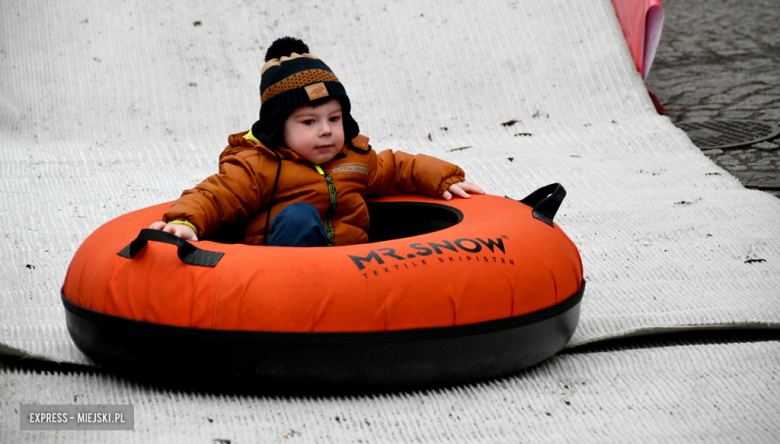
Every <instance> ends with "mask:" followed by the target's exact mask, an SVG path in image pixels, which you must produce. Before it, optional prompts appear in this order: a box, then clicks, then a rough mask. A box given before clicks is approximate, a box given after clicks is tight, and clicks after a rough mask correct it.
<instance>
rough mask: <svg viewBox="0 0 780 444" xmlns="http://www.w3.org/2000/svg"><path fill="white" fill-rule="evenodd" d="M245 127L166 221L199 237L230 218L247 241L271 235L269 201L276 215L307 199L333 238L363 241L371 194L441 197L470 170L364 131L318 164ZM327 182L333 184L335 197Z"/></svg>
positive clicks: (229, 222)
mask: <svg viewBox="0 0 780 444" xmlns="http://www.w3.org/2000/svg"><path fill="white" fill-rule="evenodd" d="M247 133H248V132H243V133H238V134H233V135H231V136H230V137H229V138H228V142H229V144H230V145H229V146H228V147H227V148H225V150H224V151H223V152H222V154H221V155H220V157H219V158H220V162H219V174H215V175H213V176H211V177H209V178H207V179H206V180H204V181H203V182H201V183H200V184H199V185H198V186H196V187H195V188H193V189H191V190H187V191H185V192H184V193H182V195H181V197H180V198H179V199H178V200H177V201H176V202H174V203H173V205H172V206H171V207H170V208H169V209H168V211H167V212H166V213H165V215H164V216H163V221H165V222H168V221H171V220H186V221H188V222H190V223H191V224H193V225H194V226H195V227H196V228H197V230H198V237H199V238H200V239H203V238H205V237H208V236H209V235H210V234H213V233H215V232H216V231H218V230H219V229H220V227H224V226H232V227H236V228H238V230H239V236H240V239H241V242H243V243H245V244H253V245H259V244H262V243H263V240H264V239H265V235H266V220H267V216H268V211H269V206H270V207H271V208H270V210H271V215H270V220H273V217H274V216H275V215H276V214H277V213H278V212H279V211H281V210H282V209H283V208H284V207H285V206H287V205H289V204H292V203H296V202H308V203H310V204H312V205H314V207H315V208H317V211H319V213H320V218H321V219H322V220H323V222H324V223H325V226H326V228H328V229H329V231H330V228H331V227H332V234H333V245H350V244H359V243H365V242H368V226H369V216H368V207H367V206H366V201H365V199H366V196H370V195H374V196H382V195H387V194H396V193H418V192H419V193H424V194H427V195H429V196H432V197H438V196H441V195H442V194H443V193H444V192H445V191H447V188H449V186H450V185H452V184H453V183H458V182H462V181H463V180H464V177H465V173H464V172H463V170H461V169H460V168H459V167H457V166H455V165H453V164H451V163H449V162H445V161H443V160H440V159H436V158H435V157H431V156H426V155H424V154H418V155H416V156H413V155H410V154H406V153H403V152H400V151H398V152H395V153H394V152H393V151H391V150H386V151H382V152H381V153H378V154H377V153H376V152H375V151H373V150H371V147H370V146H369V145H368V137H365V136H363V135H359V136H357V137H356V138H354V139H352V143H351V144H345V147H344V149H343V150H342V151H341V152H340V153H339V154H337V155H336V157H334V158H333V159H332V160H331V161H330V162H327V163H324V164H322V165H319V168H317V166H315V165H312V164H311V163H310V162H308V161H307V160H305V159H303V158H302V157H300V156H299V155H298V154H296V153H295V152H294V151H292V150H290V149H289V148H286V147H278V148H277V149H276V153H274V151H273V150H270V149H268V148H267V147H265V146H264V145H263V144H261V143H259V142H257V141H255V140H251V139H249V138H246V137H244V136H245V135H247ZM277 154H278V157H277ZM279 159H281V161H280V160H279ZM277 174H279V179H278V182H277V181H276V177H277ZM328 182H332V183H333V185H334V187H335V199H331V192H330V191H331V190H332V188H333V187H331V188H330V189H329V184H328ZM275 183H276V191H275V192H273V188H274V184H275ZM272 194H273V196H272ZM272 198H273V205H271V199H272Z"/></svg>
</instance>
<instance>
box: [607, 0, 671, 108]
mask: <svg viewBox="0 0 780 444" xmlns="http://www.w3.org/2000/svg"><path fill="white" fill-rule="evenodd" d="M612 4H613V5H614V7H615V13H616V14H617V18H618V20H619V21H620V26H621V27H622V28H623V35H624V36H625V38H626V42H627V43H628V49H629V50H631V55H632V56H633V58H634V65H636V70H637V71H639V73H640V74H642V78H643V79H646V78H647V75H648V73H649V72H650V67H651V66H652V65H653V58H655V52H656V50H657V49H658V42H659V41H660V40H661V31H662V30H663V27H664V8H663V6H661V1H660V0H612ZM647 92H648V93H650V98H652V99H653V103H654V104H655V108H656V110H658V112H663V111H666V110H665V109H664V108H663V106H661V103H660V102H659V101H658V99H657V98H656V97H655V94H653V92H652V91H650V89H648V90H647Z"/></svg>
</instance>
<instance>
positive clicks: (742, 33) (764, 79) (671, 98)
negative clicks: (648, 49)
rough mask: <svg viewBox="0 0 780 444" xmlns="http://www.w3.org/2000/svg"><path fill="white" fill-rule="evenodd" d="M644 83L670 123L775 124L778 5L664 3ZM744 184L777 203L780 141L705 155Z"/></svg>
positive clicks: (779, 78) (699, 0)
mask: <svg viewBox="0 0 780 444" xmlns="http://www.w3.org/2000/svg"><path fill="white" fill-rule="evenodd" d="M662 3H663V7H664V13H665V20H664V30H663V34H662V35H661V43H660V44H659V48H658V52H657V54H656V57H655V62H653V66H652V69H651V71H650V74H649V76H648V78H647V79H646V80H647V85H648V87H650V89H651V90H652V91H653V92H654V93H655V94H656V96H657V97H658V99H659V100H660V102H661V104H663V105H664V107H665V108H667V109H668V110H669V111H668V112H667V113H666V115H667V116H669V118H670V119H671V120H672V122H674V123H676V124H679V123H683V122H701V121H706V120H715V119H718V120H723V119H725V120H742V119H749V120H758V121H763V122H767V123H773V124H777V123H780V0H662ZM703 152H704V154H706V155H707V156H709V157H710V158H711V159H713V160H714V161H715V162H716V163H717V164H719V165H720V166H722V167H723V168H725V169H726V170H727V171H729V172H730V173H731V174H733V175H734V176H736V177H737V178H738V179H739V180H740V181H741V182H742V183H743V184H744V185H745V186H747V187H749V188H758V189H763V190H766V191H768V192H770V193H772V194H774V195H775V196H778V197H780V138H775V139H774V140H772V141H769V142H762V143H760V144H756V145H753V146H752V147H745V148H735V149H722V150H721V149H714V150H704V151H703Z"/></svg>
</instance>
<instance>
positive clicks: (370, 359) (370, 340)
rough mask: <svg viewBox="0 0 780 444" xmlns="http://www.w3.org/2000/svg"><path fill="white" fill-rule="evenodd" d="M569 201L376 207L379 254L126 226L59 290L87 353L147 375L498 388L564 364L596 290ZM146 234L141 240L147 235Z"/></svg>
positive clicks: (543, 193)
mask: <svg viewBox="0 0 780 444" xmlns="http://www.w3.org/2000/svg"><path fill="white" fill-rule="evenodd" d="M564 196H565V191H564V190H563V187H561V186H560V185H558V184H552V185H549V186H547V187H544V188H541V189H539V190H537V191H536V192H534V193H532V194H531V195H529V196H528V197H527V198H526V199H523V200H522V201H521V202H517V201H514V200H511V199H508V198H505V197H499V196H490V195H483V196H479V195H475V196H473V197H472V198H471V199H457V198H456V199H453V200H452V201H449V202H448V201H444V200H441V199H432V198H429V197H426V196H422V195H397V196H390V197H384V198H381V199H376V200H372V201H370V202H369V212H370V214H371V230H370V232H369V237H370V239H371V240H372V242H371V243H368V244H361V245H351V246H342V247H330V248H324V247H323V248H289V247H267V246H249V245H243V244H228V243H219V242H214V241H209V240H203V241H200V242H192V243H190V242H186V241H184V240H182V239H179V238H177V237H175V236H173V235H169V234H168V233H164V232H162V231H156V230H147V229H144V228H146V227H148V226H149V225H150V224H151V223H152V222H154V221H156V220H159V218H160V215H161V214H163V212H164V211H165V210H166V209H167V208H168V206H169V205H170V203H165V204H161V205H156V206H153V207H149V208H146V209H142V210H139V211H135V212H133V213H129V214H126V215H124V216H121V217H119V218H117V219H114V220H112V221H110V222H108V223H106V224H105V225H103V226H101V227H100V228H98V229H97V230H96V231H95V232H94V233H93V234H92V235H90V236H89V237H88V238H87V239H86V240H85V241H84V243H83V244H82V245H81V247H80V248H79V249H78V251H77V252H76V255H75V256H74V258H73V260H72V262H71V264H70V267H69V269H68V272H67V276H66V278H65V282H64V285H63V288H62V301H63V304H64V305H65V309H66V321H67V326H68V330H69V332H70V335H71V337H72V339H73V341H74V342H75V344H76V346H77V347H78V348H79V349H80V350H81V351H82V352H83V353H84V354H85V355H87V356H88V357H89V358H90V359H92V360H93V361H94V362H95V363H97V364H99V365H103V366H106V367H110V368H112V369H115V370H119V371H121V372H122V373H125V374H129V375H132V376H136V377H139V378H143V377H155V376H157V377H162V376H164V375H167V377H169V379H171V380H176V381H183V380H185V379H190V380H191V381H193V382H196V383H197V384H204V383H206V382H210V383H215V384H216V385H220V384H221V383H230V382H234V381H242V382H241V384H242V387H243V386H246V384H249V385H254V386H258V387H275V386H277V385H278V384H282V385H281V386H280V387H310V388H311V387H313V388H323V387H327V388H332V389H336V390H340V389H350V388H365V387H369V388H394V387H412V386H426V385H442V384H453V383H461V382H466V381H471V380H475V379H481V378H487V377H494V376H498V375H502V374H506V373H510V372H514V371H517V370H519V369H521V368H524V367H527V366H530V365H534V364H536V363H538V362H541V361H542V360H544V359H547V358H548V357H550V356H552V355H553V354H555V353H556V352H558V351H559V350H560V349H561V348H563V346H564V345H565V344H566V342H568V340H569V339H570V338H571V336H572V334H573V333H574V329H575V328H576V325H577V322H578V320H579V307H580V300H581V298H582V293H583V290H584V281H583V278H582V264H581V261H580V256H579V253H578V251H577V248H576V247H575V245H574V243H573V242H571V240H569V238H568V237H567V236H566V235H565V234H564V233H563V231H561V229H560V228H559V227H558V225H557V224H555V223H554V222H553V217H554V215H555V212H556V211H557V209H558V207H559V205H560V204H561V201H562V200H563V197H564ZM139 233H140V234H139Z"/></svg>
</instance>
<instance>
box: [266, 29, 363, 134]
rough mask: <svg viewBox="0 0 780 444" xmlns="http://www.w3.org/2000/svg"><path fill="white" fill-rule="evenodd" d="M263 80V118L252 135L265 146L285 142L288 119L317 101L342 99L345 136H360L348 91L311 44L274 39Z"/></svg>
mask: <svg viewBox="0 0 780 444" xmlns="http://www.w3.org/2000/svg"><path fill="white" fill-rule="evenodd" d="M265 62H266V63H265V65H263V69H262V71H261V79H260V120H258V121H257V122H255V124H254V125H253V126H252V134H253V135H254V136H255V137H256V138H257V139H259V140H260V141H261V142H262V143H263V144H264V145H266V146H268V147H271V148H272V147H273V146H275V145H281V144H282V131H283V128H284V121H285V120H286V119H287V117H289V116H290V114H291V113H292V112H293V111H294V110H295V108H297V107H299V106H301V105H307V104H310V103H312V102H314V101H317V100H320V99H322V100H327V99H328V98H335V99H338V100H339V102H340V103H341V110H342V122H343V124H344V139H345V140H346V141H350V140H352V139H353V138H355V137H356V136H357V135H358V131H359V130H358V124H357V122H355V120H354V119H353V118H352V115H351V114H350V108H351V106H350V102H349V97H347V91H346V90H345V89H344V85H342V84H341V82H340V81H339V79H338V77H336V75H335V74H333V71H332V70H331V69H330V68H329V67H328V65H326V64H325V62H323V61H322V60H320V59H319V58H317V57H316V56H314V55H312V54H310V53H309V47H308V46H307V45H306V44H305V43H304V42H303V41H301V40H299V39H296V38H293V37H282V38H280V39H277V40H276V41H274V42H273V44H272V45H271V46H270V47H269V48H268V51H267V52H266V54H265Z"/></svg>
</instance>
